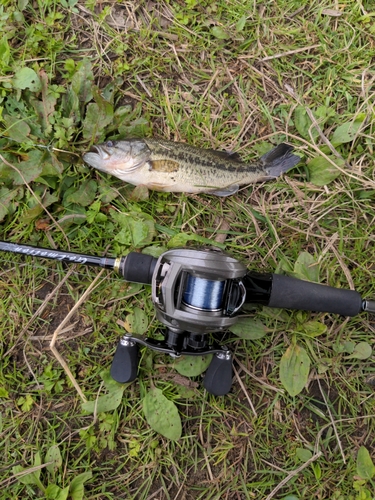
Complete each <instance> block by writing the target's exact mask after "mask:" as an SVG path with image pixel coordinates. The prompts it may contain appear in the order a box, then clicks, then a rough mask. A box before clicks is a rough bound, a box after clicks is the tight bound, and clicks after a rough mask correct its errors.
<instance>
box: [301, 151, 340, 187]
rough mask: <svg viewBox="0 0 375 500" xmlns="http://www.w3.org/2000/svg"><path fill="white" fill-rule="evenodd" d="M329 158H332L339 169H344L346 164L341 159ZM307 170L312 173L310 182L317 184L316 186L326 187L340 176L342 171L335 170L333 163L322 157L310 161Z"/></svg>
mask: <svg viewBox="0 0 375 500" xmlns="http://www.w3.org/2000/svg"><path fill="white" fill-rule="evenodd" d="M328 158H330V159H331V160H332V161H333V163H335V164H336V165H337V166H338V167H344V165H345V162H344V161H343V160H341V159H340V158H336V157H333V156H328ZM307 168H308V170H309V173H310V182H311V183H312V184H315V186H325V185H326V184H329V183H330V182H332V181H333V180H335V179H336V178H337V177H338V176H339V175H340V170H338V169H337V168H335V167H334V165H332V163H331V162H329V161H328V160H326V159H325V158H323V157H322V156H317V157H316V158H313V159H312V160H311V161H309V163H308V164H307Z"/></svg>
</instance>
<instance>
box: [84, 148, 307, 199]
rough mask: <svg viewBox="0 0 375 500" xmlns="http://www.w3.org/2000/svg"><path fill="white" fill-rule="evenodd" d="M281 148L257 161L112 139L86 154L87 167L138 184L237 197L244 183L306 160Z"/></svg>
mask: <svg viewBox="0 0 375 500" xmlns="http://www.w3.org/2000/svg"><path fill="white" fill-rule="evenodd" d="M292 151H293V148H292V147H291V146H288V145H286V144H283V143H282V144H279V145H278V146H277V147H276V148H274V149H273V150H272V151H270V152H269V153H266V154H265V155H263V156H262V157H261V158H260V159H259V160H257V161H255V162H254V163H251V164H247V163H244V162H242V161H239V160H238V159H237V158H236V156H235V155H232V154H230V153H226V152H222V151H215V150H211V149H200V148H197V147H195V146H191V145H189V144H185V143H180V142H172V141H166V140H159V139H131V140H124V141H121V140H120V141H108V142H107V143H105V144H100V145H98V146H93V147H92V149H91V151H90V152H88V153H85V154H84V156H83V159H84V161H85V162H86V163H88V164H89V165H91V166H92V167H94V168H97V169H98V170H101V171H103V172H106V173H108V174H112V175H114V176H116V177H118V178H119V179H122V180H123V181H126V182H129V183H130V184H134V185H140V184H142V185H145V186H147V187H148V188H149V189H155V190H158V191H170V192H186V193H202V192H205V193H212V194H216V195H218V196H228V195H230V194H234V193H235V192H236V191H237V190H238V189H239V186H240V185H244V184H250V183H253V182H257V181H261V180H267V179H271V178H276V177H278V176H279V175H280V174H281V173H283V172H286V171H287V170H289V169H291V168H293V167H294V166H295V165H296V164H297V163H298V162H299V161H300V158H299V157H298V156H296V155H293V154H292Z"/></svg>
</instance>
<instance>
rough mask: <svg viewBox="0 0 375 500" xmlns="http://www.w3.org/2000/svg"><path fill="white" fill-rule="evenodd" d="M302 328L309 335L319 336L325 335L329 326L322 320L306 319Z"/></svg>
mask: <svg viewBox="0 0 375 500" xmlns="http://www.w3.org/2000/svg"><path fill="white" fill-rule="evenodd" d="M301 330H302V331H303V332H304V333H306V335H308V336H309V337H318V336H319V335H323V334H324V333H326V331H327V326H326V325H325V324H324V323H321V322H320V321H314V320H311V321H306V322H305V323H303V324H302V326H301Z"/></svg>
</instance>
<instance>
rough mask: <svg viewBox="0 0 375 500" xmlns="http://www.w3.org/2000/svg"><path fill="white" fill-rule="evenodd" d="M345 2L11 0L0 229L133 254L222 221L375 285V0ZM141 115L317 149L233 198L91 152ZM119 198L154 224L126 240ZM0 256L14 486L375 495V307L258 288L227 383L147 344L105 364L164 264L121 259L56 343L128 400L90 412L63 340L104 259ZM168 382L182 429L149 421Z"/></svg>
mask: <svg viewBox="0 0 375 500" xmlns="http://www.w3.org/2000/svg"><path fill="white" fill-rule="evenodd" d="M335 5H336V4H335V3H333V4H332V3H329V2H324V1H315V0H313V1H310V2H302V3H301V2H300V1H299V2H294V1H292V2H285V1H283V0H277V1H274V2H265V3H260V2H249V1H244V0H243V1H234V2H229V3H228V2H224V1H222V0H218V1H217V2H214V3H212V2H197V1H195V0H186V1H185V2H183V1H182V0H181V1H178V2H144V1H140V2H138V3H135V2H127V3H125V2H121V3H120V2H119V3H108V4H103V3H96V2H93V1H91V0H88V1H81V2H77V1H76V0H64V1H61V2H57V1H55V0H48V1H45V2H42V1H36V2H28V1H27V0H24V1H18V2H15V1H13V0H10V1H5V0H4V1H3V2H1V5H0V33H2V34H1V35H0V154H1V158H0V161H1V162H0V217H1V240H6V241H12V242H18V243H28V244H34V245H40V246H45V247H55V248H61V249H66V250H68V249H70V250H71V251H77V252H83V253H92V254H98V255H103V254H104V253H107V254H108V255H124V254H126V253H127V252H129V251H131V250H133V249H134V248H137V249H138V248H139V249H144V248H145V247H148V250H147V251H153V252H160V251H161V250H163V249H166V248H168V246H173V245H178V243H179V242H181V241H185V240H182V239H181V238H187V237H190V239H188V240H187V241H186V244H187V245H189V246H194V244H195V242H194V238H195V240H196V239H197V237H199V238H200V240H199V239H198V242H199V241H201V242H202V241H205V240H203V238H204V239H208V240H212V241H213V242H215V240H216V239H220V241H221V243H222V245H223V246H224V248H225V250H226V251H227V252H228V253H230V254H231V255H232V256H234V257H236V258H237V259H239V260H241V261H242V262H244V263H245V264H246V266H247V267H249V268H250V269H255V270H261V271H264V272H273V271H275V270H277V271H278V272H293V271H296V270H297V271H298V270H299V271H300V272H302V273H307V275H308V273H309V272H311V269H310V268H309V265H308V263H306V262H307V261H306V262H305V264H302V265H301V264H300V263H301V259H308V257H306V253H307V254H309V255H310V256H311V257H310V259H311V261H308V262H310V263H311V262H314V263H318V267H319V278H320V281H321V282H323V283H328V284H330V285H332V286H336V287H340V288H350V287H353V286H354V287H355V288H356V289H357V290H358V291H359V292H360V293H361V295H362V296H364V297H369V298H371V297H375V286H374V283H375V281H374V279H373V274H374V269H375V268H374V261H375V251H374V236H373V226H374V220H375V210H374V197H375V188H374V186H375V180H374V168H373V165H374V159H375V156H374V138H373V135H374V125H375V118H374V104H373V102H374V96H375V93H374V78H375V73H374V50H375V49H374V47H375V29H374V25H373V20H374V15H375V11H374V10H373V9H374V7H373V5H372V2H362V3H361V2H358V1H354V0H353V1H352V0H349V1H348V2H346V3H345V4H337V5H336V7H335ZM283 54H286V55H283ZM23 68H28V70H26V72H25V70H24V69H23ZM306 110H308V112H309V113H310V115H309V114H308V113H307V111H306ZM98 116H99V119H98V120H97V119H96V118H97V117H98ZM311 116H313V121H314V123H312V121H311ZM353 121H354V126H352V125H346V124H348V123H351V122H353ZM316 124H318V125H319V127H320V129H321V131H322V135H319V133H317V132H316V128H315V127H314V125H316ZM338 127H343V128H341V129H339V130H338ZM351 127H354V128H351ZM134 135H138V136H144V135H147V136H151V135H152V136H155V137H160V138H164V139H170V140H175V141H186V142H189V143H191V144H194V145H196V146H200V147H210V148H216V149H222V150H230V151H238V152H239V153H240V154H241V156H242V157H243V158H244V159H245V160H250V159H252V158H254V157H257V156H259V155H260V154H262V153H263V152H265V151H266V150H267V149H269V148H270V146H271V144H274V145H275V144H277V143H278V142H281V141H284V140H286V141H288V142H289V143H291V144H293V145H294V146H295V148H296V150H297V151H299V153H300V155H301V156H302V158H303V161H302V162H301V165H300V166H299V168H298V169H295V170H293V171H292V172H290V173H288V174H287V175H285V176H284V177H283V178H282V179H278V180H276V181H274V182H270V183H267V184H262V185H255V186H249V187H244V188H243V189H241V190H240V192H239V193H238V194H236V195H235V196H232V197H229V198H227V199H219V198H215V197H213V196H208V195H199V196H188V195H185V194H181V195H174V194H166V193H156V192H150V193H149V196H148V198H147V197H142V193H138V195H137V194H136V193H135V194H133V196H132V193H133V187H131V186H128V185H124V184H123V183H122V182H120V181H118V180H117V179H115V178H111V177H109V176H106V175H102V174H100V173H98V172H95V171H92V170H90V169H88V168H87V167H86V166H84V165H83V164H82V162H81V161H80V160H79V155H80V154H81V153H82V152H84V151H86V150H87V149H88V148H89V146H90V144H92V143H94V142H100V141H103V140H105V139H106V138H116V137H127V136H134ZM53 148H56V149H58V150H63V151H65V153H62V152H61V151H60V152H59V151H57V150H56V149H53ZM67 153H70V156H69V155H68V154H67ZM72 153H73V154H74V156H72ZM77 155H78V156H77ZM322 155H324V156H322ZM327 156H328V160H327ZM339 157H341V158H342V159H343V160H344V161H343V162H341V163H340V161H339V160H338V158H339ZM319 158H320V159H319ZM311 160H313V161H312V163H311V164H310V161H311ZM335 164H338V166H339V167H340V169H341V171H340V172H339V171H337V170H336V169H335V168H333V167H334V165H335ZM19 172H21V174H22V175H20V173H19ZM327 172H328V173H327ZM325 184H326V185H325ZM116 212H122V213H126V214H130V218H131V220H132V221H133V222H132V223H133V227H136V226H137V227H141V226H142V227H143V229H145V227H146V225H147V224H149V228H151V227H152V226H153V227H154V232H153V231H151V229H150V231H149V232H148V233H147V237H146V239H145V240H143V241H141V240H139V239H138V240H136V243H134V234H133V240H132V239H131V237H130V235H129V234H130V233H129V227H128V229H127V230H125V229H124V226H123V224H122V223H121V220H120V219H119V218H118V217H117V216H116ZM147 221H148V222H147ZM120 234H121V235H122V236H121V235H120ZM119 235H120V236H119ZM181 235H182V236H181ZM184 235H187V236H184ZM223 235H224V237H225V238H223ZM223 241H224V243H223ZM150 247H151V249H150ZM0 257H1V271H0V318H1V319H0V327H1V335H0V355H1V364H0V397H1V398H0V402H1V406H0V455H1V457H2V461H1V464H0V486H1V489H0V491H1V493H0V498H2V499H10V498H12V499H13V498H32V499H36V498H41V499H42V498H50V499H60V500H62V499H63V498H72V499H75V500H77V499H79V498H85V499H119V498H124V499H131V498H134V499H140V500H146V499H150V500H151V499H168V500H172V499H174V500H190V499H191V500H192V499H200V500H211V499H213V500H219V499H220V500H221V499H228V500H232V499H233V500H238V499H266V498H275V499H283V498H284V499H285V500H286V499H288V500H295V499H301V500H302V499H307V500H309V499H311V498H317V499H322V500H323V499H324V500H326V499H330V500H360V499H363V500H366V499H368V500H370V499H372V498H375V497H374V493H373V492H374V491H375V485H374V480H373V475H374V474H373V468H372V467H371V461H370V462H367V466H366V467H367V468H366V467H365V468H366V471H367V473H368V475H369V477H368V478H367V479H366V478H365V477H364V476H366V474H365V473H364V471H363V466H362V465H363V464H362V462H363V459H362V455H361V453H363V448H361V447H365V448H366V449H367V450H368V452H369V453H370V455H371V456H372V458H373V459H374V457H375V448H374V445H373V442H374V432H375V429H374V423H373V422H374V419H373V415H374V414H375V408H374V402H373V377H374V368H373V355H371V356H369V357H367V358H366V359H358V358H353V357H350V353H351V352H352V351H353V349H354V348H355V346H356V345H358V344H359V343H366V345H369V346H372V345H373V334H374V322H373V319H372V317H371V316H369V315H367V314H361V315H359V316H358V317H355V318H352V319H346V318H342V317H338V316H335V315H333V314H317V313H308V312H306V313H305V312H291V311H282V312H279V311H276V310H271V309H268V308H263V309H257V310H251V311H250V312H249V314H250V315H251V317H252V318H255V319H256V320H258V321H261V322H262V324H263V325H265V327H266V328H267V335H266V336H264V337H263V338H261V339H254V340H244V339H241V338H238V337H236V336H235V335H229V336H227V337H226V340H225V341H226V342H227V344H228V345H229V347H230V349H231V350H232V352H233V353H234V355H235V361H234V366H235V368H236V372H237V374H236V376H235V378H234V383H233V388H232V391H231V393H230V394H228V395H227V396H226V397H223V398H215V397H213V396H211V395H209V394H207V393H206V392H205V391H204V389H203V388H202V385H201V383H200V382H201V376H198V377H193V378H192V379H191V380H190V379H189V378H187V377H185V376H181V375H179V374H178V373H177V371H176V368H175V366H174V364H173V360H172V359H170V358H168V357H166V356H162V355H160V354H155V353H151V352H150V351H142V357H141V363H140V374H139V377H138V379H137V381H136V382H134V383H133V384H130V385H127V386H126V387H125V388H120V389H119V388H118V386H116V385H113V383H112V385H111V381H110V380H109V377H108V369H109V367H110V364H111V360H112V357H113V354H114V351H115V347H116V344H117V342H118V339H119V336H120V335H121V334H123V332H124V329H123V327H122V326H121V321H125V320H127V319H129V317H128V316H129V314H132V313H134V312H135V311H136V310H137V311H138V310H141V311H143V314H144V316H142V317H144V318H146V322H147V325H148V328H147V331H148V333H149V334H151V335H156V334H157V332H158V328H159V325H158V324H157V322H156V320H155V314H154V310H153V306H152V303H151V300H150V288H149V287H142V286H138V285H130V284H129V283H125V282H123V281H122V280H121V279H120V278H118V277H117V276H116V275H115V273H111V272H109V271H108V272H107V271H106V272H105V273H104V274H103V275H102V276H101V278H100V279H99V282H98V286H97V287H96V288H95V289H94V290H93V291H92V293H91V294H90V296H89V297H88V298H87V299H86V300H85V301H84V302H83V303H82V304H81V305H80V306H79V308H78V310H77V311H76V313H75V315H74V316H73V318H72V320H71V321H70V322H69V323H68V325H66V327H67V328H66V329H65V330H63V332H62V333H61V334H60V337H59V338H58V340H57V344H56V346H57V348H58V351H59V352H60V353H61V355H62V356H63V358H64V359H65V360H66V362H67V364H68V366H69V367H70V370H71V371H72V373H73V375H74V377H75V378H76V380H77V382H78V384H79V386H80V388H81V390H82V391H83V393H84V395H85V397H86V398H87V400H89V401H95V400H96V398H98V397H99V396H102V395H104V394H107V393H109V394H112V395H113V397H114V394H115V391H119V390H120V391H123V394H122V397H121V402H120V404H119V405H118V406H117V407H116V408H115V409H112V410H109V411H104V412H99V413H95V412H94V413H92V412H91V413H88V412H85V411H84V410H83V408H82V406H81V403H82V401H81V399H80V397H79V395H78V394H77V392H76V390H75V388H74V387H73V386H72V384H71V382H70V380H69V379H68V378H67V376H66V375H65V373H64V371H63V369H62V368H61V366H60V364H59V363H58V362H57V360H56V359H55V358H54V356H53V355H52V353H51V351H50V349H49V343H50V340H51V336H52V335H53V333H54V331H55V330H56V328H57V327H58V326H59V324H60V323H61V321H62V320H63V319H64V318H65V317H66V315H67V314H68V312H69V311H70V310H71V309H72V308H73V307H74V305H75V304H77V302H78V300H79V299H80V297H81V296H82V295H83V293H84V292H85V291H86V290H87V288H88V287H89V286H90V284H91V283H92V282H93V281H94V279H95V277H96V276H97V270H95V269H92V268H91V269H86V268H84V267H79V266H75V267H74V268H68V267H67V266H65V265H62V264H59V263H54V262H46V261H41V260H39V261H35V260H32V259H31V258H22V257H18V256H14V255H10V254H9V255H8V254H6V253H3V254H2V255H1V256H0ZM298 266H300V267H298ZM301 269H302V271H301ZM68 271H70V274H69V276H68V278H67V279H66V281H64V283H63V284H62V285H61V282H62V280H63V279H64V277H65V276H66V274H67V272H68ZM59 284H60V285H61V286H60V287H59V288H57V287H58V285H59ZM51 292H52V296H51V297H50V299H49V300H46V295H47V294H48V293H51ZM40 306H42V307H41V310H40V311H39V312H38V314H35V313H36V311H37V310H38V308H39V307H40ZM119 320H120V322H119ZM312 321H315V323H311V322H312ZM306 324H310V325H311V324H312V325H313V326H314V328H317V327H318V325H320V327H321V328H322V330H321V331H322V333H321V335H319V336H314V335H311V332H310V333H309V332H308V331H307V330H306ZM322 325H325V328H324V326H322ZM295 341H296V342H297V344H298V345H299V346H300V347H301V348H303V349H304V350H305V351H306V353H307V354H308V356H309V358H310V361H311V367H310V370H309V378H308V381H307V384H306V387H305V388H304V389H303V390H301V391H300V392H299V393H298V394H297V395H295V396H293V397H292V396H290V395H289V394H288V392H287V391H286V389H285V387H284V386H283V384H282V383H281V381H280V376H279V369H280V365H281V363H282V359H283V355H284V353H285V351H286V350H287V349H288V347H289V346H292V345H293V343H294V342H295ZM240 382H241V383H240ZM153 387H156V388H158V389H161V390H162V391H163V394H164V396H165V397H166V398H167V399H168V400H170V401H173V402H174V403H175V405H176V406H177V408H178V411H179V414H180V417H181V422H182V437H181V438H180V439H179V440H177V441H171V440H168V439H167V438H165V437H163V436H162V435H161V434H158V433H157V432H155V431H154V430H153V429H152V428H151V427H150V425H149V424H148V423H147V421H146V418H145V415H144V412H143V406H142V401H143V399H144V397H145V396H146V394H148V393H149V391H150V389H152V388H153ZM99 401H100V400H99V399H98V402H99ZM250 402H251V404H250ZM251 405H252V406H253V409H254V410H255V413H254V411H253V409H252V408H251ZM361 450H362V451H361ZM317 452H321V455H319V456H318V455H317ZM311 457H313V460H312V461H311V463H307V464H306V461H308V459H309V458H311ZM361 464H362V465H361ZM32 466H35V472H32V471H31V472H32V473H30V474H29V475H26V476H23V477H22V475H21V476H20V474H22V470H23V469H25V468H26V469H27V468H30V467H32ZM361 467H362V468H361ZM83 488H84V490H83Z"/></svg>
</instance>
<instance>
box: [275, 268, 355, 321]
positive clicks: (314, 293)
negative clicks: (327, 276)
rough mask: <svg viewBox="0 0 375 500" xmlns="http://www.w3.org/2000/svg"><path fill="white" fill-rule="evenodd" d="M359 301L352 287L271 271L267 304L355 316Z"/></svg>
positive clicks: (282, 307) (283, 307)
mask: <svg viewBox="0 0 375 500" xmlns="http://www.w3.org/2000/svg"><path fill="white" fill-rule="evenodd" d="M362 302H363V301H362V298H361V296H360V295H359V293H358V292H356V291H354V290H345V289H341V288H334V287H331V286H327V285H321V284H319V283H312V282H310V281H304V280H300V279H297V278H292V277H290V276H284V275H282V274H273V275H272V289H271V296H270V300H269V303H268V306H269V307H278V308H281V309H297V310H302V311H316V312H326V313H334V314H340V315H341V316H356V315H357V314H358V313H360V312H361V311H362Z"/></svg>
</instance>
